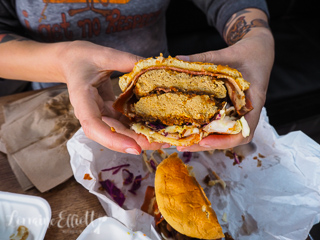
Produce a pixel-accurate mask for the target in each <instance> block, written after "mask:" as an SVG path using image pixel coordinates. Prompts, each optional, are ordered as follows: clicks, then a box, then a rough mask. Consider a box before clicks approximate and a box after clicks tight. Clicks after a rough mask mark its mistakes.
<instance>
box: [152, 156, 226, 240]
mask: <svg viewBox="0 0 320 240" xmlns="http://www.w3.org/2000/svg"><path fill="white" fill-rule="evenodd" d="M155 193H156V200H157V204H158V207H159V210H160V212H161V214H162V216H163V217H164V219H165V220H166V221H167V222H168V223H169V224H170V225H171V226H172V227H173V228H174V229H175V230H176V231H178V232H180V233H181V234H184V235H186V236H189V237H193V238H200V239H218V238H223V237H224V234H223V232H222V228H221V226H220V224H219V222H218V219H217V217H216V214H215V212H214V211H213V209H212V208H211V203H210V201H209V200H208V198H207V197H206V195H205V193H204V191H203V189H202V188H201V186H200V185H199V183H198V182H197V180H196V179H195V177H193V176H192V175H190V173H189V169H188V167H187V165H185V164H184V163H183V162H182V160H181V159H180V158H179V157H178V154H177V153H173V154H171V155H170V156H169V157H168V158H167V159H165V160H163V161H162V162H161V163H160V164H159V165H158V167H157V171H156V176H155Z"/></svg>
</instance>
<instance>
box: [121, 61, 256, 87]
mask: <svg viewBox="0 0 320 240" xmlns="http://www.w3.org/2000/svg"><path fill="white" fill-rule="evenodd" d="M157 66H167V67H177V68H181V69H187V70H190V71H198V72H201V71H207V72H212V73H221V74H224V75H226V76H230V77H232V78H233V79H234V80H235V81H236V82H237V84H238V86H239V87H240V89H241V90H242V91H244V90H247V89H248V88H249V86H250V83H249V82H247V81H246V80H244V79H243V78H242V75H241V73H240V72H239V71H238V70H236V69H233V68H230V67H228V66H221V65H215V64H213V63H201V62H187V61H182V60H179V59H177V58H173V57H170V56H169V57H168V58H164V57H163V56H162V55H161V56H159V57H156V58H147V59H143V60H140V61H139V62H137V63H136V64H135V66H134V68H133V70H132V71H131V72H130V73H128V74H125V75H123V76H122V77H120V79H119V86H120V88H121V90H122V91H123V92H124V91H125V90H126V89H127V88H128V87H129V86H130V83H131V82H132V81H133V80H134V78H135V76H136V75H138V74H139V73H140V72H141V71H142V70H144V69H147V68H150V67H157Z"/></svg>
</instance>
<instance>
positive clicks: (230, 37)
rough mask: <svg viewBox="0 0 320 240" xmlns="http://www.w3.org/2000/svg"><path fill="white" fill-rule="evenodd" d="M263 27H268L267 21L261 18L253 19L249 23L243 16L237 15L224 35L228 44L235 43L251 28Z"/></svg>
mask: <svg viewBox="0 0 320 240" xmlns="http://www.w3.org/2000/svg"><path fill="white" fill-rule="evenodd" d="M256 27H265V28H269V25H268V23H267V22H266V21H265V20H263V19H253V20H252V21H251V22H250V23H249V24H248V23H247V21H246V20H245V16H241V17H239V18H238V19H237V20H236V21H235V23H234V24H233V25H232V26H231V28H230V29H229V32H228V33H227V35H226V42H227V44H228V45H232V44H235V43H236V42H238V41H239V40H241V39H242V38H243V37H244V36H245V35H246V34H247V33H248V32H250V30H251V29H252V28H256Z"/></svg>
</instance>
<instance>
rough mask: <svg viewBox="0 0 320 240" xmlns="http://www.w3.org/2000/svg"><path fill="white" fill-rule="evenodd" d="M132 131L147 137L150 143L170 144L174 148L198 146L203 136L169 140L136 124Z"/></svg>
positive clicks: (195, 135) (197, 135) (193, 135)
mask: <svg viewBox="0 0 320 240" xmlns="http://www.w3.org/2000/svg"><path fill="white" fill-rule="evenodd" d="M132 129H133V130H134V131H135V132H136V133H140V134H143V135H145V136H146V137H147V139H148V141H149V142H151V143H152V142H157V143H169V144H170V145H172V146H191V145H193V144H197V143H199V142H200V140H201V139H202V138H201V135H200V134H192V135H190V136H188V137H185V138H179V139H175V138H169V137H165V136H163V135H161V134H159V133H157V132H155V131H153V130H152V129H150V128H148V127H146V126H144V125H142V124H141V123H134V124H132Z"/></svg>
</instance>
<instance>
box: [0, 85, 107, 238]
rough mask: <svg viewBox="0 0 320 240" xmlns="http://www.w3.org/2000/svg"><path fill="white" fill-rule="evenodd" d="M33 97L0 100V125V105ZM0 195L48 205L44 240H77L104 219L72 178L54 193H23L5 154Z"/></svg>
mask: <svg viewBox="0 0 320 240" xmlns="http://www.w3.org/2000/svg"><path fill="white" fill-rule="evenodd" d="M34 93H36V91H32V92H26V93H21V94H16V95H11V96H6V97H0V125H1V124H3V123H4V116H3V113H2V107H1V106H2V105H4V104H6V103H8V102H10V101H15V100H18V99H20V98H23V97H26V96H29V95H31V94H34ZM0 166H1V167H0V176H1V178H0V191H7V192H13V193H21V194H27V195H33V196H39V197H42V198H44V199H46V200H47V201H48V203H49V204H50V206H51V210H52V218H51V223H50V225H49V228H48V230H47V233H46V236H45V239H47V240H50V239H55V240H59V239H76V238H77V237H78V236H79V235H80V233H81V232H82V231H83V230H84V229H85V228H86V226H87V224H88V223H90V222H91V221H92V220H94V219H96V218H99V217H102V216H105V215H106V213H105V211H104V209H103V208H102V206H101V204H100V202H99V200H98V199H97V197H96V196H94V195H93V194H91V193H89V192H88V190H86V189H85V188H84V187H83V186H82V185H80V184H79V183H78V182H77V181H76V180H75V179H74V178H73V177H72V178H71V179H69V180H68V181H66V182H64V183H62V184H60V185H59V186H57V187H55V188H54V189H52V190H50V191H48V192H45V193H40V192H39V191H38V190H37V189H35V188H32V189H30V190H28V191H26V192H24V191H23V190H22V189H21V187H20V185H19V183H18V181H17V180H16V177H15V175H14V174H13V172H12V170H11V167H10V165H9V163H8V160H7V157H6V155H5V154H3V153H1V152H0Z"/></svg>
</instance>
